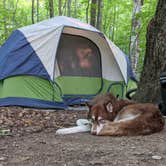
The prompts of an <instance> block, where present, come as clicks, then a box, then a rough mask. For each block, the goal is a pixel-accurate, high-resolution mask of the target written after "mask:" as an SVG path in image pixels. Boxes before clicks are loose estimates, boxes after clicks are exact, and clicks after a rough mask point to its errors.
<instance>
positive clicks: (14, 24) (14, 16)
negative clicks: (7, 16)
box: [12, 0, 19, 28]
mask: <svg viewBox="0 0 166 166" xmlns="http://www.w3.org/2000/svg"><path fill="white" fill-rule="evenodd" d="M18 1H19V0H17V1H16V7H15V9H14V11H13V17H12V24H13V25H12V28H14V26H16V12H17V6H18Z"/></svg>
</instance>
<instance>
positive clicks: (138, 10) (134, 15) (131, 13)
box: [0, 0, 157, 76]
mask: <svg viewBox="0 0 166 166" xmlns="http://www.w3.org/2000/svg"><path fill="white" fill-rule="evenodd" d="M156 5H157V1H156V0H144V1H142V0H1V1H0V45H2V44H3V43H4V42H5V40H6V39H7V38H8V37H9V36H10V34H11V32H12V31H14V30H15V29H17V28H19V27H22V26H26V25H30V24H34V23H36V22H39V21H42V20H45V19H48V18H50V17H54V16H58V15H64V16H69V17H74V18H78V19H80V20H82V21H84V22H87V23H89V24H91V25H93V26H95V27H96V28H98V29H100V30H101V31H102V32H103V33H104V34H106V35H107V37H109V39H110V40H112V41H113V42H114V43H115V44H116V45H117V46H118V47H119V48H120V49H122V50H123V51H124V53H125V54H127V55H128V56H129V58H130V59H131V62H132V67H133V70H134V71H135V73H136V74H137V75H138V76H139V75H140V72H141V70H142V67H143V60H144V55H145V48H146V31H147V25H148V23H149V21H150V20H151V18H152V17H153V16H154V13H155V9H156ZM134 44H135V46H134ZM131 47H132V48H131ZM134 47H136V48H134ZM133 48H134V49H135V50H133V51H132V49H133ZM132 56H137V57H135V58H136V59H138V62H136V61H135V60H132ZM134 66H136V67H135V68H136V69H134Z"/></svg>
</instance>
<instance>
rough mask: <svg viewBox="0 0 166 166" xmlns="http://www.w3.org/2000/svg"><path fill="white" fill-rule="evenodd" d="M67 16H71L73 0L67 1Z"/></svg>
mask: <svg viewBox="0 0 166 166" xmlns="http://www.w3.org/2000/svg"><path fill="white" fill-rule="evenodd" d="M67 16H68V17H70V16H71V0H68V2H67Z"/></svg>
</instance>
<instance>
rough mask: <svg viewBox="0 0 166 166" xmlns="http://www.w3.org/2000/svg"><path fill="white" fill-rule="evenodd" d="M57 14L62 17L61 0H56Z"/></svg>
mask: <svg viewBox="0 0 166 166" xmlns="http://www.w3.org/2000/svg"><path fill="white" fill-rule="evenodd" d="M58 14H59V16H61V15H62V0H58Z"/></svg>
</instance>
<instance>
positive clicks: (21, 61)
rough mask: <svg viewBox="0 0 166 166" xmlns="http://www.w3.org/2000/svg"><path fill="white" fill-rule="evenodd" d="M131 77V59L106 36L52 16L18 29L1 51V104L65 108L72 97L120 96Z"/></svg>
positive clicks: (68, 20)
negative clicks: (101, 94)
mask: <svg viewBox="0 0 166 166" xmlns="http://www.w3.org/2000/svg"><path fill="white" fill-rule="evenodd" d="M131 73H132V71H131V67H130V64H129V63H128V60H127V57H126V56H125V55H124V53H123V52H122V51H121V50H120V49H119V48H118V47H117V46H116V45H114V44H113V43H112V42H111V41H109V40H108V39H107V38H106V36H104V34H103V33H102V32H100V31H99V30H97V29H96V28H94V27H92V26H91V25H89V24H86V23H83V22H81V21H79V20H77V19H74V18H69V17H65V16H58V17H54V18H52V19H49V20H45V21H42V22H39V23H36V24H33V25H30V26H26V27H22V28H19V29H17V30H16V31H14V32H13V33H12V34H11V36H10V37H9V38H8V40H7V41H6V42H5V43H4V44H3V45H2V47H1V48H0V106H8V105H20V106H28V107H40V108H61V109H64V108H66V107H67V105H68V104H69V103H70V102H71V101H73V98H74V99H75V98H76V99H78V100H77V103H81V102H83V101H85V100H86V99H88V97H89V96H93V95H96V94H98V93H104V92H106V91H107V90H108V89H109V90H110V91H111V92H112V93H113V92H115V93H122V91H123V88H121V87H123V85H124V84H127V82H128V79H129V77H133V75H132V74H131ZM115 83H117V84H116V85H115ZM110 85H111V86H110ZM112 85H115V86H114V87H113V88H112ZM69 101H70V102H69Z"/></svg>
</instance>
